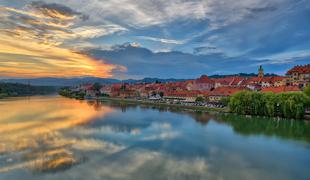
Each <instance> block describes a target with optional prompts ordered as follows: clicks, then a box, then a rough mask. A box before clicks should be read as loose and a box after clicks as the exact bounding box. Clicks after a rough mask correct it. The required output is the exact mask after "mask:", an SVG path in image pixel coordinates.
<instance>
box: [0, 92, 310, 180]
mask: <svg viewBox="0 0 310 180" xmlns="http://www.w3.org/2000/svg"><path fill="white" fill-rule="evenodd" d="M21 179H22V180H61V179H62V180H66V179H70V180H71V179H74V180H86V179H98V180H99V179H100V180H101V179H133V180H137V179H143V180H144V179H158V180H162V179H176V180H181V179H215V180H217V179H218V180H223V179H236V180H242V179H257V180H261V179H273V180H274V179H281V180H285V179H294V180H296V179H305V180H306V179H307V180H309V179H310V123H307V122H303V121H292V120H273V119H267V118H253V117H252V118H251V117H244V116H234V115H221V114H218V115H214V114H213V115H211V114H208V113H201V112H186V111H181V110H177V109H171V108H155V107H152V106H143V105H133V104H131V105H130V104H123V103H115V102H114V103H112V102H96V101H78V100H73V99H67V98H63V97H59V96H45V97H29V98H11V99H6V100H1V101H0V180H21Z"/></svg>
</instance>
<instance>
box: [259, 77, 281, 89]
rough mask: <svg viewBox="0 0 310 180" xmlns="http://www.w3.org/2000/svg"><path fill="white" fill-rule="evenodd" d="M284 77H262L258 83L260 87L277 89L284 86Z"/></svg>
mask: <svg viewBox="0 0 310 180" xmlns="http://www.w3.org/2000/svg"><path fill="white" fill-rule="evenodd" d="M285 81H286V80H285V77H283V76H271V77H263V78H262V79H261V81H260V83H261V86H262V87H271V86H273V87H278V86H283V85H285Z"/></svg>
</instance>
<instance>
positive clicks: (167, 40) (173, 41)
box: [138, 36, 184, 45]
mask: <svg viewBox="0 0 310 180" xmlns="http://www.w3.org/2000/svg"><path fill="white" fill-rule="evenodd" d="M138 38H140V39H145V40H150V41H156V42H161V43H165V44H176V45H180V44H184V41H179V40H173V39H164V38H155V37H147V36H138Z"/></svg>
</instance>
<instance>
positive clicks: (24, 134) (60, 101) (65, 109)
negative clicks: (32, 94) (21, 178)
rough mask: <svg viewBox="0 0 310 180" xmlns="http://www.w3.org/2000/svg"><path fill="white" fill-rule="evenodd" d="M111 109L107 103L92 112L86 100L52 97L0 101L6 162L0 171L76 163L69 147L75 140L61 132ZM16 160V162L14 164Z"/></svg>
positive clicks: (2, 149)
mask: <svg viewBox="0 0 310 180" xmlns="http://www.w3.org/2000/svg"><path fill="white" fill-rule="evenodd" d="M112 111H113V109H112V108H110V107H107V106H100V108H98V111H94V109H93V108H92V107H90V106H89V105H87V104H86V103H85V102H79V101H76V100H71V99H65V98H55V97H51V99H49V98H45V99H44V98H37V99H36V98H34V99H30V100H25V99H20V98H19V99H17V100H15V101H14V100H10V101H3V102H2V103H1V104H0V114H1V117H0V132H1V133H0V142H1V143H0V154H1V155H3V157H6V158H7V161H8V162H7V163H5V167H1V166H0V172H4V171H9V170H13V169H18V168H25V167H28V168H30V169H35V170H40V171H47V170H48V169H51V170H58V168H66V167H69V166H71V165H72V164H75V163H78V162H79V158H77V157H76V156H75V155H74V153H73V151H71V150H70V147H71V146H73V145H74V144H75V143H76V141H75V140H72V139H67V138H64V137H63V136H62V131H63V130H66V129H71V128H72V127H75V126H79V125H83V124H87V123H89V122H90V121H92V120H94V119H97V118H99V117H103V116H105V115H106V114H107V113H110V112H112ZM11 156H12V157H14V158H13V159H12V157H11ZM16 158H17V159H16ZM11 161H12V162H11ZM16 162H19V163H17V164H14V163H16Z"/></svg>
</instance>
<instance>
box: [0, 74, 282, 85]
mask: <svg viewBox="0 0 310 180" xmlns="http://www.w3.org/2000/svg"><path fill="white" fill-rule="evenodd" d="M229 76H241V77H252V76H257V74H255V73H250V74H247V73H239V74H231V75H211V76H209V77H210V78H223V77H229ZM265 76H266V77H268V76H277V75H276V74H265ZM185 80H189V79H174V78H169V79H161V78H149V77H148V78H143V79H140V80H136V79H127V80H118V79H111V78H96V77H83V78H34V79H0V82H4V83H19V84H30V85H33V86H58V87H63V86H76V85H79V84H86V83H95V82H98V83H101V84H113V83H121V82H123V83H155V82H161V83H165V82H179V81H185Z"/></svg>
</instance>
